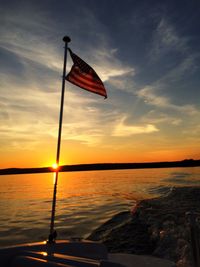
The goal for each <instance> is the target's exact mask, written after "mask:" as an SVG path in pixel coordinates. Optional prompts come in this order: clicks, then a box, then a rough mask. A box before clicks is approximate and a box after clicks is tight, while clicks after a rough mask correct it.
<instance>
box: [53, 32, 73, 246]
mask: <svg viewBox="0 0 200 267" xmlns="http://www.w3.org/2000/svg"><path fill="white" fill-rule="evenodd" d="M63 41H64V42H65V47H64V48H65V51H64V64H63V76H62V92H61V102H60V119H59V130H58V143H57V154H56V164H57V168H58V169H57V170H56V173H55V181H54V191H53V201H52V210H51V224H50V233H49V239H48V242H49V243H52V242H55V239H56V235H57V233H56V231H55V230H54V221H55V211H56V193H57V183H58V173H59V160H60V144H61V133H62V120H63V106H64V95H65V76H66V66H67V49H68V43H69V42H70V41H71V39H70V38H69V37H68V36H64V37H63Z"/></svg>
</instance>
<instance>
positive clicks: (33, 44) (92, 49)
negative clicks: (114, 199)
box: [0, 0, 200, 168]
mask: <svg viewBox="0 0 200 267" xmlns="http://www.w3.org/2000/svg"><path fill="white" fill-rule="evenodd" d="M0 3H1V5H0V157H1V158H0V159H1V160H0V168H9V167H40V166H50V165H51V164H52V163H53V162H55V156H56V146H57V136H58V124H59V111H60V96H61V86H62V69H63V56H64V42H63V40H62V39H63V37H64V36H66V35H67V36H69V37H70V38H71V42H70V43H69V47H70V48H71V50H72V51H73V53H75V54H76V55H78V56H79V57H80V58H81V59H82V60H84V61H85V62H86V63H87V64H88V65H89V66H91V68H92V69H94V70H95V72H96V73H97V75H98V76H99V78H100V79H101V81H102V82H103V84H104V86H105V88H106V92H107V95H108V98H107V99H104V97H102V96H100V95H97V94H92V93H91V92H88V91H86V90H82V89H80V88H79V87H77V86H75V85H74V84H72V83H70V82H68V81H66V89H65V90H66V91H65V103H64V114H63V127H62V143H61V151H60V152H61V154H60V164H79V163H98V162H99V163H104V162H153V161H173V160H183V159H199V158H200V63H199V62H200V34H199V32H200V30H199V29H200V1H198V0H190V1H188V0H182V1H180V0H174V1H167V0H159V1H158V0H157V1H156V0H137V1H136V0H115V1H114V0H101V1H97V0H77V1H74V0H73V1H72V0H59V1H55V0H48V1H47V0H42V1H41V0H40V1H39V0H26V1H25V0H24V1H22V0H12V1H11V0H10V1H4V0H1V1H0ZM72 65H73V61H72V59H71V57H70V54H69V53H68V57H67V73H69V71H70V70H71V67H72Z"/></svg>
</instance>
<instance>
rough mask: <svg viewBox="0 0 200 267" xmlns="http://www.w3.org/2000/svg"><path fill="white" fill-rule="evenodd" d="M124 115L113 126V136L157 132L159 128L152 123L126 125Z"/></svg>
mask: <svg viewBox="0 0 200 267" xmlns="http://www.w3.org/2000/svg"><path fill="white" fill-rule="evenodd" d="M125 120H126V117H123V118H122V119H121V120H120V121H119V122H118V123H117V124H116V126H115V128H114V131H113V133H112V135H113V136H118V137H127V136H131V135H135V134H149V133H153V132H158V131H159V129H158V128H157V127H156V126H155V125H153V124H146V125H126V124H125Z"/></svg>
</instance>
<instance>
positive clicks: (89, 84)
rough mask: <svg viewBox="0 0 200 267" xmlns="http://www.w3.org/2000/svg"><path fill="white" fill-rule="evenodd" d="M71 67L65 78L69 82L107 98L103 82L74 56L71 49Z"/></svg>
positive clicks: (90, 68) (84, 63) (83, 62)
mask: <svg viewBox="0 0 200 267" xmlns="http://www.w3.org/2000/svg"><path fill="white" fill-rule="evenodd" d="M68 50H69V52H70V55H71V58H72V61H73V63H74V64H73V66H72V68H71V70H70V72H69V73H68V74H67V76H66V77H65V78H66V80H68V81H69V82H71V83H73V84H75V85H77V86H79V87H81V88H83V89H85V90H87V91H90V92H93V93H95V94H98V95H102V96H104V97H105V98H107V93H106V89H105V87H104V85H103V82H102V81H101V79H100V78H99V76H98V75H97V74H96V72H95V71H94V70H93V68H92V67H90V66H89V65H88V64H87V63H86V62H85V61H83V60H82V59H81V58H80V57H78V56H77V55H76V54H74V53H73V52H72V51H71V49H69V48H68Z"/></svg>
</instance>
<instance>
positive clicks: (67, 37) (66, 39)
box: [63, 36, 71, 43]
mask: <svg viewBox="0 0 200 267" xmlns="http://www.w3.org/2000/svg"><path fill="white" fill-rule="evenodd" d="M63 41H64V42H65V43H69V42H70V41H71V39H70V38H69V36H64V37H63Z"/></svg>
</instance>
